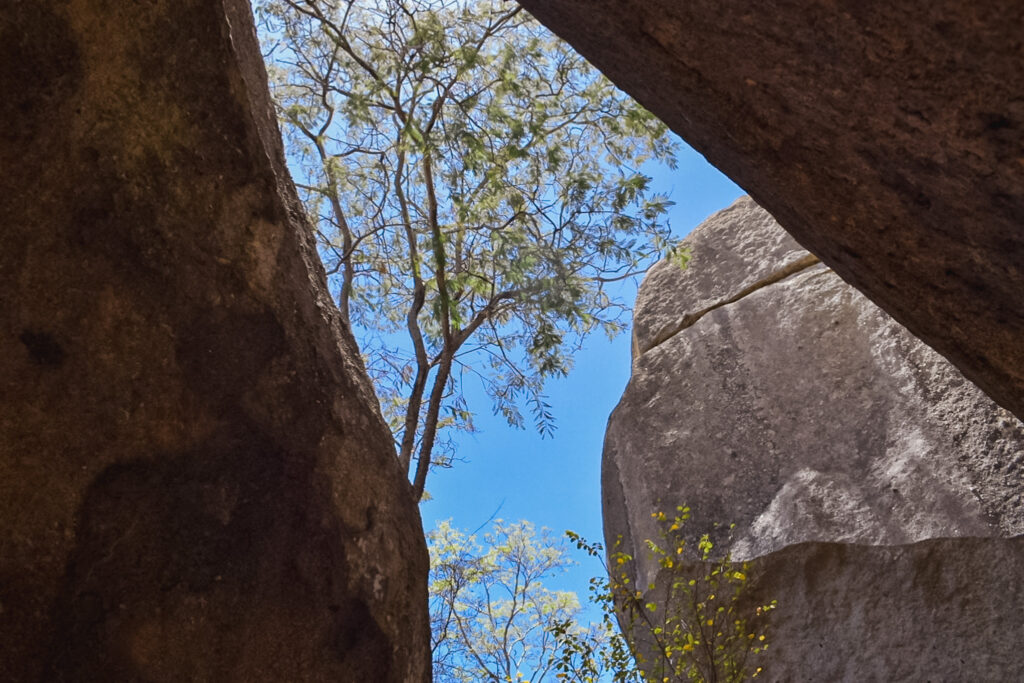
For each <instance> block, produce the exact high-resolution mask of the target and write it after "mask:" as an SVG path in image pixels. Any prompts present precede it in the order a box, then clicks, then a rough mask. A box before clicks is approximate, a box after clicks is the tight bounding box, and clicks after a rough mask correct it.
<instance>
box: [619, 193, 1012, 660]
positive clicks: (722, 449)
mask: <svg viewBox="0 0 1024 683" xmlns="http://www.w3.org/2000/svg"><path fill="white" fill-rule="evenodd" d="M686 243H687V244H688V245H690V246H691V248H692V259H691V262H690V266H689V268H688V270H685V271H681V270H679V269H678V267H676V266H674V265H672V264H669V263H667V262H666V263H661V264H659V265H658V266H656V267H655V268H654V269H653V270H652V271H651V273H650V275H649V277H648V278H647V279H646V280H645V282H644V284H643V285H642V286H641V290H640V294H639V296H638V305H637V312H636V321H635V325H636V330H637V333H636V336H635V341H636V344H635V346H636V350H637V352H638V354H639V355H637V356H636V357H635V358H634V363H633V374H632V377H631V379H630V383H629V386H628V387H627V388H626V391H625V393H624V395H623V397H622V400H621V401H620V403H619V405H618V407H617V408H616V409H615V412H614V413H613V414H612V417H611V419H610V420H609V426H608V433H607V435H606V440H605V452H604V471H603V487H604V509H605V531H606V538H607V539H608V541H609V543H613V542H614V539H615V538H616V537H617V536H618V535H620V534H621V535H623V537H624V539H625V541H626V550H627V552H630V551H631V550H632V549H634V548H636V547H642V546H640V541H642V540H643V539H647V538H650V539H658V538H659V536H658V533H659V530H658V527H657V526H656V524H655V522H654V521H653V520H652V519H651V518H650V513H651V512H652V511H655V510H671V509H674V508H675V506H676V505H679V504H687V505H690V506H691V507H692V509H693V520H692V524H693V527H692V528H693V529H694V530H695V531H696V530H700V531H703V530H706V529H710V528H711V527H712V526H713V524H714V523H716V522H720V523H736V525H737V526H736V529H735V531H734V532H733V535H732V537H731V539H730V540H729V542H728V543H726V542H725V541H726V539H725V538H723V537H719V541H721V543H720V545H719V548H720V549H722V550H724V549H725V548H728V549H729V550H731V551H732V553H733V555H734V557H735V558H736V559H753V558H759V559H758V562H759V563H762V564H764V565H765V566H766V567H767V569H766V573H765V575H764V581H765V586H766V587H767V588H765V592H763V593H760V597H763V598H773V597H774V598H777V599H778V600H779V601H780V603H783V604H784V605H785V606H786V609H784V610H783V609H780V611H779V612H778V616H777V617H776V620H777V621H778V622H779V624H780V630H779V632H778V634H777V636H776V638H775V641H776V643H779V646H780V649H781V648H785V650H784V651H785V652H788V653H789V654H787V655H786V657H787V658H783V659H779V660H778V661H776V658H775V655H774V654H773V655H772V658H771V661H772V664H773V669H772V675H773V676H775V675H780V676H781V678H782V679H785V680H789V679H792V680H806V679H808V678H812V679H815V680H839V679H841V678H843V677H844V676H845V677H851V676H852V677H853V678H848V679H849V680H858V678H857V677H856V676H855V675H854V674H855V672H856V671H857V670H858V669H857V668H856V666H855V663H856V662H868V660H870V659H871V657H873V656H875V654H873V653H874V652H875V650H874V648H875V647H876V646H880V645H879V643H881V642H884V640H885V638H888V637H889V635H886V634H890V635H892V637H893V638H894V639H895V640H894V641H893V642H894V645H893V647H892V648H889V649H888V650H886V654H885V656H884V657H882V659H881V661H882V662H885V664H871V665H870V666H868V665H867V664H865V666H866V667H867V668H866V669H864V671H868V672H870V671H876V670H877V671H887V670H888V669H886V667H888V666H891V665H892V663H893V662H895V661H898V660H899V659H901V658H906V657H910V656H911V653H912V652H913V651H914V648H915V647H917V646H915V642H916V643H918V644H919V645H920V644H922V643H924V644H930V643H933V642H939V641H940V640H941V639H942V638H949V639H953V638H960V637H962V635H963V633H962V626H963V622H962V621H959V620H958V619H957V618H956V614H957V613H958V610H961V609H966V607H964V605H966V603H967V602H968V601H970V600H972V599H977V600H978V601H980V602H981V603H983V604H985V605H991V604H992V603H993V600H992V599H991V597H987V596H990V595H991V592H992V591H993V590H995V591H996V592H1000V591H1002V592H1004V594H1006V595H1015V594H1016V593H1015V591H1017V590H1018V589H1017V588H1016V585H1015V584H1016V581H1017V575H1015V574H1013V573H1008V574H1005V575H1000V574H999V573H998V572H997V571H995V570H992V571H990V570H989V568H988V566H987V564H986V563H988V562H991V563H994V564H996V565H997V566H1000V567H1003V568H1005V569H1007V570H1010V568H1011V567H1017V566H1019V565H1020V564H1021V562H1024V558H1021V557H1017V556H1016V555H1014V553H1020V552H1024V545H1022V544H1021V543H1020V542H1017V541H1014V542H1013V543H1008V542H1006V541H1003V540H999V541H993V544H994V545H993V547H994V548H997V549H998V550H993V553H995V554H994V555H992V556H988V555H985V554H984V553H982V554H981V555H980V556H978V557H963V556H962V555H961V550H962V551H963V552H968V549H969V548H973V549H974V550H970V552H972V553H977V552H980V551H978V550H977V548H979V547H980V548H984V547H986V546H985V545H984V543H985V542H986V539H1001V538H1008V537H1014V536H1018V535H1020V534H1022V533H1024V495H1022V493H1024V481H1022V473H1024V425H1022V424H1021V423H1020V421H1018V420H1017V419H1016V418H1014V417H1013V416H1012V415H1011V414H1010V413H1009V412H1008V411H1006V410H1004V409H1002V408H999V407H998V406H996V405H995V404H994V403H993V402H992V401H991V400H990V399H989V398H988V397H986V396H985V395H984V394H983V393H982V392H981V391H980V390H979V389H977V388H976V387H975V386H974V385H972V384H971V383H970V382H968V381H966V380H965V379H964V378H963V376H962V375H961V374H960V373H959V372H958V371H957V370H956V369H955V368H954V367H952V365H950V364H949V363H948V362H947V361H945V360H944V359H943V358H942V357H941V356H939V355H938V354H937V353H935V352H934V351H933V350H932V349H930V348H928V347H927V346H925V345H924V344H923V343H921V342H920V341H918V340H917V339H915V338H914V337H913V336H912V335H910V334H909V333H908V332H907V331H906V330H905V329H904V328H902V327H901V326H900V325H898V324H897V323H896V322H895V321H893V320H892V319H891V318H890V317H889V316H888V315H886V314H885V313H884V312H882V311H881V310H880V309H879V308H877V307H876V306H874V305H873V304H872V303H871V302H869V301H868V300H867V299H866V298H865V297H864V296H863V295H861V294H860V293H859V292H857V291H856V290H854V289H853V288H852V287H850V286H849V285H847V284H845V283H844V282H843V281H842V280H841V279H840V278H839V277H838V276H837V275H836V274H835V273H833V272H832V271H830V270H829V269H828V268H826V267H825V266H824V265H822V264H813V263H806V262H805V258H804V257H805V256H806V255H807V254H806V252H802V251H801V250H800V249H799V247H798V246H797V245H796V243H795V242H794V241H793V240H792V239H791V238H790V237H788V236H787V235H786V234H785V233H784V232H783V231H782V229H781V227H779V226H778V224H776V223H774V221H772V220H771V218H770V216H768V215H767V214H766V213H765V212H764V211H763V210H761V209H759V208H758V207H757V206H756V205H755V204H754V203H753V201H751V200H750V199H749V198H743V199H740V200H739V201H737V203H736V204H735V205H733V206H732V207H730V208H729V209H727V210H725V211H722V212H720V213H719V214H717V215H715V216H713V217H712V218H710V219H709V220H708V221H706V222H705V223H704V224H702V225H701V226H700V227H698V228H697V229H696V230H695V231H694V232H693V233H692V234H691V236H690V237H688V238H687V240H686ZM801 263H804V265H803V266H802V267H799V266H800V264H801ZM702 311H706V312H705V313H703V314H702V315H697V313H700V312H702ZM949 537H952V538H961V539H969V538H980V539H982V540H981V541H972V542H971V543H973V545H971V543H966V541H965V544H961V545H958V544H957V543H956V542H954V541H949V543H947V545H946V546H942V547H943V548H947V547H948V548H949V552H951V553H953V556H952V557H950V558H949V559H948V561H943V560H942V557H943V556H942V552H939V551H937V550H936V549H935V548H936V547H938V546H928V545H920V544H917V543H918V542H921V541H925V540H928V539H938V538H949ZM837 542H839V543H843V544H858V545H850V546H848V547H846V546H841V545H837ZM807 543H810V544H811V545H801V544H807ZM915 544H916V545H915ZM979 544H980V545H979ZM872 546H898V547H897V548H893V549H891V550H886V551H884V552H883V551H880V550H877V549H876V548H872ZM794 547H799V548H803V550H795V549H794ZM943 552H945V551H943ZM633 554H635V555H638V556H639V557H640V558H641V559H640V560H639V566H638V569H637V571H638V572H640V576H639V577H638V578H639V580H640V582H641V585H646V584H647V583H649V582H650V580H651V579H652V577H653V576H654V574H655V572H656V571H657V565H656V564H655V563H653V562H652V561H650V560H649V559H646V558H645V557H644V554H643V552H642V551H641V552H637V553H633ZM1007 554H1009V555H1013V557H1014V559H1012V561H1009V564H1007V563H1006V562H1004V559H1005V558H1004V555H1007ZM822 558H827V561H826V559H822ZM836 558H839V559H836ZM822 563H825V564H827V565H828V567H827V568H825V569H822V568H820V567H818V564H822ZM837 563H838V564H843V563H846V564H848V566H846V565H843V566H841V567H839V568H838V569H837V568H836V567H837V566H838V564H837ZM972 572H973V573H972ZM790 575H794V576H796V575H799V576H802V577H804V578H803V579H801V580H800V581H796V580H790ZM1000 576H1003V578H1001V579H1000V578H999V577H1000ZM985 577H989V578H985ZM920 582H925V583H924V584H920ZM993 582H994V583H993ZM908 583H909V584H911V585H914V586H917V588H915V591H917V593H914V594H913V595H906V594H904V593H905V591H904V587H905V585H906V584H908ZM932 583H935V585H941V586H946V585H947V584H948V585H953V584H955V585H957V586H962V587H966V588H961V589H962V590H964V591H967V592H966V593H964V594H963V595H962V596H961V597H959V598H957V600H956V601H953V602H949V601H948V600H947V599H946V598H947V597H948V591H946V592H939V593H934V594H932V593H930V592H929V591H930V589H929V588H927V586H928V585H931V584H932ZM919 584H920V585H919ZM922 586H923V587H922ZM961 589H958V590H961ZM968 589H969V590H968ZM808 591H810V592H811V593H813V594H808ZM894 596H898V599H897V597H894ZM893 600H896V602H898V603H899V605H898V606H896V607H893V608H892V609H893V610H894V614H895V615H898V617H899V621H897V622H894V623H882V622H881V621H877V620H881V619H883V618H884V617H885V614H884V611H885V609H884V608H881V607H877V606H876V605H875V603H876V602H878V603H880V604H887V603H889V602H892V601H893ZM924 600H932V601H933V602H932V603H928V604H930V605H932V607H929V609H932V611H934V610H936V609H947V610H950V611H951V614H944V615H941V616H939V617H935V616H934V615H933V614H932V612H917V611H915V610H917V609H918V607H919V606H920V605H922V604H924V603H923V602H922V601H924ZM943 604H944V605H945V607H944V608H943V607H935V605H940V606H941V605H943ZM999 605H1000V603H999V602H998V601H996V602H995V607H993V608H992V609H994V610H995V611H993V612H991V614H990V615H989V616H984V615H985V614H988V613H986V612H977V611H976V610H975V607H974V606H971V607H970V610H972V611H971V614H972V615H973V616H971V617H970V620H968V623H973V622H972V621H971V620H974V621H976V620H978V619H991V621H992V625H990V626H989V627H987V628H985V629H980V630H978V631H977V635H976V636H974V637H973V638H972V639H971V640H970V641H962V642H960V644H959V645H958V648H957V649H958V652H960V655H959V656H960V658H961V659H964V660H965V661H967V662H970V663H971V664H970V666H979V667H982V668H981V669H978V670H979V671H985V672H988V674H991V675H995V674H997V673H998V674H1000V675H1002V676H1003V677H1004V678H1003V680H1007V678H1006V677H1009V678H1013V676H1011V675H1010V674H1012V673H1013V672H1014V671H1016V670H1017V669H1015V668H1012V667H1009V666H1008V663H1013V664H1014V665H1015V666H1017V667H1022V666H1024V657H1021V656H1020V655H1019V654H1017V655H1016V657H1017V658H1016V659H1007V657H1009V656H1011V655H1012V654H1014V653H1013V648H1012V647H1010V646H1009V645H1008V644H1007V643H1009V642H1013V640H1012V639H1016V640H1017V641H1019V640H1020V639H1021V637H1022V636H1024V616H1021V614H1020V603H1019V602H1015V603H1008V604H1006V605H1005V606H1004V609H1001V610H999V609H995V608H996V607H998V606H999ZM805 609H808V610H811V611H810V612H809V613H808V614H805V613H804V610H805ZM986 609H988V608H987V607H986ZM979 614H980V615H982V616H978V615H979ZM890 616H892V615H890ZM965 619H966V617H965ZM915 620H922V621H927V622H928V626H927V630H928V635H927V637H926V638H925V639H924V640H917V641H915V639H914V637H913V635H912V634H913V633H918V634H920V629H917V630H916V631H915V629H913V628H911V624H912V623H913V622H914V621H915ZM837 624H840V625H841V626H840V625H837ZM994 624H998V625H999V626H998V629H1003V630H1002V631H999V632H998V633H995V632H996V631H997V630H998V629H997V627H996V626H995V625H994ZM819 628H820V629H823V630H822V633H823V634H824V633H831V634H832V636H828V637H829V638H833V636H834V639H833V640H832V641H828V642H831V645H826V646H823V647H821V648H819V642H826V641H819V640H814V639H812V638H809V637H808V636H807V634H808V633H812V632H814V631H815V629H819ZM922 628H923V627H922ZM901 629H903V630H908V629H909V632H908V633H903V635H899V633H898V632H900V630H901ZM935 629H939V630H938V631H935ZM943 629H945V630H943ZM993 634H995V636H997V637H998V639H999V641H998V642H999V643H1001V644H1002V645H998V646H996V645H991V647H990V643H989V641H988V640H986V638H988V637H990V636H993ZM822 637H825V636H824V635H823V636H822ZM1008 639H1009V640H1008ZM840 643H844V646H843V647H842V648H841V652H842V658H841V660H840V663H834V662H833V664H832V666H833V667H839V668H838V669H836V668H833V669H828V670H829V671H833V670H834V671H836V672H838V673H836V675H835V676H832V675H823V676H820V677H819V675H818V673H817V672H818V671H819V670H818V669H817V668H816V667H817V666H818V665H819V663H820V664H822V665H824V664H825V663H826V662H825V660H826V659H831V658H835V657H836V655H837V653H838V652H839V651H840V647H839V645H840ZM1004 646H1005V647H1004ZM922 647H923V646H922ZM992 647H995V648H996V649H997V650H998V649H999V648H1002V650H999V651H1000V652H1002V653H1003V654H1001V655H998V656H993V657H992V658H991V661H989V655H988V654H987V653H990V652H992V651H993V650H992ZM965 650H967V651H970V652H969V654H964V651H965ZM918 656H919V659H917V660H914V661H908V662H907V663H906V665H905V667H910V669H906V668H894V669H891V671H892V672H897V671H904V670H912V671H916V672H920V671H924V670H925V668H924V667H925V666H926V662H927V661H931V660H930V659H925V658H931V656H932V655H931V654H930V652H929V650H928V649H927V648H924V649H920V652H919V654H918ZM949 661H950V662H952V661H953V660H952V659H950V660H949ZM957 661H959V660H957ZM801 662H803V663H801ZM986 662H987V663H986ZM965 666H966V665H965ZM843 667H846V668H843ZM873 667H881V668H873ZM985 667H989V668H985ZM962 670H963V671H967V670H969V667H967V668H964V669H962ZM958 671H961V669H956V668H949V667H946V668H944V669H942V670H940V672H939V673H938V674H933V675H937V677H938V679H939V680H959V679H960V678H959V676H958V675H957V672H958ZM812 672H814V673H812ZM915 675H916V674H915ZM866 678H867V679H871V678H872V676H871V675H867V676H866ZM879 678H880V679H883V680H886V679H888V680H896V679H902V678H903V677H902V676H894V675H883V676H880V677H879ZM911 678H913V676H911ZM864 679H865V677H863V676H862V677H861V678H859V680H864ZM997 679H999V677H998V676H996V677H995V678H991V677H986V676H981V677H979V678H978V680H997ZM933 680H934V679H933Z"/></svg>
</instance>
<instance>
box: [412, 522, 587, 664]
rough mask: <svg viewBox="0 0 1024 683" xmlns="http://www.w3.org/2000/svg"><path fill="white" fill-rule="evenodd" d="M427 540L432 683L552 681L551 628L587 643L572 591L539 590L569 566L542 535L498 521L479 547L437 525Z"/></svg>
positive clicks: (557, 545) (560, 547)
mask: <svg viewBox="0 0 1024 683" xmlns="http://www.w3.org/2000/svg"><path fill="white" fill-rule="evenodd" d="M427 542H428V545H429V548H430V621H431V645H432V650H433V662H434V680H435V681H439V682H444V683H448V682H456V681H458V682H466V683H476V682H477V681H531V683H539V682H540V681H544V680H554V679H555V676H554V666H555V664H556V651H557V648H558V640H557V637H556V635H555V629H556V627H562V628H563V630H565V631H566V632H568V633H572V634H573V635H574V636H575V637H577V638H581V639H584V640H585V641H586V642H588V643H589V642H591V640H592V637H591V634H590V633H589V632H588V631H587V630H585V629H583V628H582V627H581V626H579V625H578V624H577V620H578V617H579V614H580V604H579V600H578V599H577V597H576V594H575V593H571V592H566V591H552V590H549V589H548V588H547V587H545V586H544V581H545V580H547V579H550V578H552V577H554V576H557V575H558V574H560V573H562V572H564V571H565V570H566V569H567V568H568V567H569V566H570V565H571V564H572V561H571V560H570V559H569V558H568V556H567V553H566V548H565V544H564V543H562V542H560V541H558V540H557V539H554V538H552V536H551V535H550V533H549V532H548V531H547V530H541V531H540V532H537V531H536V530H535V529H534V527H533V525H532V524H530V523H529V522H525V521H523V522H516V523H506V522H503V521H502V520H496V521H495V522H494V524H493V526H492V528H491V530H490V531H489V532H487V533H486V534H485V536H484V539H483V543H479V542H478V541H477V539H476V537H475V536H473V535H470V534H466V533H465V532H462V531H459V530H457V529H454V528H452V526H451V524H450V522H441V523H439V524H438V526H437V528H436V529H434V530H433V531H432V532H430V533H429V534H428V535H427ZM563 625H564V626H563Z"/></svg>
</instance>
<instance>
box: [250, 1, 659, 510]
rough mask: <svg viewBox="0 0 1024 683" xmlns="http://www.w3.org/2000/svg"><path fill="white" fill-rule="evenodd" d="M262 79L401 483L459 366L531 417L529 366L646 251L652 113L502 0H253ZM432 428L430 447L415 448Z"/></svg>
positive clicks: (444, 456) (453, 400) (653, 153)
mask: <svg viewBox="0 0 1024 683" xmlns="http://www.w3.org/2000/svg"><path fill="white" fill-rule="evenodd" d="M257 9H258V12H259V16H260V19H261V25H262V27H263V36H264V45H265V50H266V52H267V56H268V61H269V62H270V64H271V77H272V88H273V92H274V96H275V99H276V101H277V104H278V107H279V111H280V115H281V118H282V120H283V122H284V133H285V138H286V142H287V145H288V150H289V158H290V160H291V162H292V164H293V172H294V173H295V175H296V177H297V178H298V181H299V187H300V189H301V192H302V196H303V199H304V201H305V203H306V205H307V208H308V213H309V215H310V216H312V217H314V219H315V221H316V231H317V235H318V238H319V241H320V246H321V252H322V255H323V257H324V260H325V264H326V267H327V270H328V273H329V275H330V276H331V283H332V287H333V291H334V292H335V294H336V295H337V299H338V304H339V308H340V309H341V312H342V315H343V317H344V318H345V319H346V320H347V321H349V322H350V323H351V325H352V326H353V328H354V329H355V330H356V333H357V336H358V337H359V340H360V343H361V348H362V350H363V352H364V354H365V356H366V360H367V364H368V366H369V368H370V372H371V375H372V376H373V379H374V380H375V383H376V387H377V390H378V395H379V397H380V399H381V403H382V408H383V411H384V414H385V417H386V418H387V419H388V421H389V422H390V424H391V427H392V430H393V432H394V434H395V438H396V443H397V444H398V450H399V457H400V460H401V462H402V463H403V465H404V466H405V467H406V468H407V469H410V470H411V467H412V462H413V460H414V456H415V460H416V463H417V466H416V470H415V475H414V487H415V490H416V496H417V497H419V496H420V495H422V491H423V482H424V479H425V477H426V473H427V470H428V469H429V467H430V466H431V465H446V464H449V463H450V462H451V458H452V451H451V449H450V447H448V445H446V444H445V442H444V441H443V440H441V441H439V440H438V434H439V432H443V431H444V430H445V429H446V428H462V429H471V428H472V413H471V411H470V410H469V407H468V406H467V404H466V401H465V399H464V396H463V391H462V388H463V382H464V381H466V380H467V379H469V378H473V377H476V378H479V379H480V380H481V383H482V386H483V387H484V388H485V390H486V392H487V394H488V395H489V397H490V399H491V400H492V402H493V408H494V410H495V412H496V413H500V414H501V415H503V416H504V417H505V418H506V419H507V420H508V422H509V423H510V424H511V425H515V426H519V427H522V426H524V425H525V423H526V419H525V418H524V416H523V413H522V409H523V406H524V405H528V406H529V407H530V409H531V411H532V413H533V418H534V422H535V424H536V426H537V428H538V429H539V430H540V431H541V433H542V434H547V433H549V432H550V431H551V429H552V426H553V425H552V416H551V415H550V413H549V411H548V409H547V406H546V404H545V403H544V400H543V393H542V392H543V383H544V380H545V378H548V377H551V376H558V375H564V374H565V373H566V372H568V370H569V368H570V366H571V354H572V352H573V351H574V350H575V349H576V348H578V346H579V344H580V343H581V342H582V340H583V338H584V337H585V336H586V335H587V334H588V333H590V332H592V331H594V330H596V329H600V330H603V331H604V332H606V333H607V334H609V335H614V334H616V333H618V332H619V331H621V330H622V329H623V319H622V318H623V313H624V312H625V311H626V308H625V306H624V305H623V304H622V303H621V302H620V301H617V300H615V299H614V298H613V297H611V296H609V293H608V291H607V290H608V283H609V282H613V281H616V280H620V279H624V278H630V277H634V276H636V275H638V274H640V273H642V272H643V271H644V270H646V268H647V267H649V265H650V264H651V263H653V261H654V260H656V259H657V258H659V257H660V256H661V255H662V253H663V252H665V251H667V245H668V237H669V233H668V226H667V225H666V222H665V220H664V214H665V211H666V209H667V207H668V206H669V204H670V202H668V200H667V198H666V197H664V196H660V195H656V194H653V193H652V192H651V190H650V186H649V183H650V179H649V178H648V177H647V176H646V175H644V174H643V173H642V172H641V171H640V168H641V166H642V165H643V164H644V163H646V162H647V161H649V160H651V159H656V160H659V161H661V162H665V163H668V164H670V165H674V157H673V154H674V143H673V142H672V141H671V140H670V138H669V137H668V134H667V130H666V128H665V126H664V125H663V124H662V123H661V122H659V121H658V120H657V119H655V118H654V117H653V116H652V115H651V114H650V113H648V112H647V111H646V110H644V109H643V108H641V107H640V106H639V105H638V104H636V103H635V102H633V101H632V100H631V99H629V98H628V97H627V96H625V95H624V94H623V93H621V92H620V91H618V90H617V89H615V88H614V87H613V86H612V85H611V83H610V82H609V81H608V80H607V79H605V78H604V77H603V76H601V75H600V74H599V73H597V72H596V71H595V70H594V69H592V68H591V67H590V66H589V65H588V64H587V63H586V62H585V61H584V60H583V59H582V58H581V57H580V56H579V55H577V54H576V53H575V52H574V51H573V50H572V49H570V48H569V47H568V46H566V45H565V44H563V43H562V42H561V41H559V40H558V39H557V38H555V37H553V36H552V35H551V34H550V33H548V32H547V31H546V30H545V29H543V28H542V27H541V26H540V25H539V24H538V23H537V22H535V21H534V20H533V19H532V18H530V17H529V16H528V15H527V14H526V13H525V12H524V11H523V10H521V8H519V6H518V5H517V4H515V3H513V2H507V1H503V0H479V1H477V2H473V1H470V0H367V1H364V2H354V1H353V2H349V1H347V0H262V1H261V2H259V3H258V8H257ZM435 445H438V448H437V449H435Z"/></svg>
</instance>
